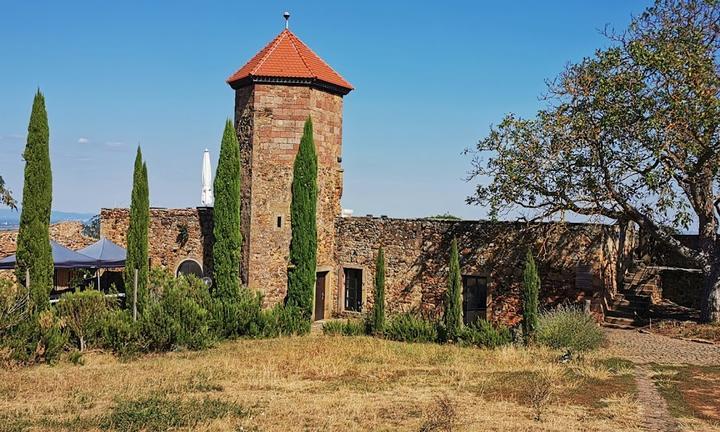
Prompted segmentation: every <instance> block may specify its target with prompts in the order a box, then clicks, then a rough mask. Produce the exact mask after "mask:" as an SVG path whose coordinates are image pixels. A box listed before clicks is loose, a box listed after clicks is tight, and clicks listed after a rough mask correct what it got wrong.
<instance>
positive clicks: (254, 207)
mask: <svg viewBox="0 0 720 432" xmlns="http://www.w3.org/2000/svg"><path fill="white" fill-rule="evenodd" d="M308 116H309V117H311V118H312V121H313V132H314V139H315V146H316V150H317V156H318V206H317V208H318V213H317V222H318V255H317V256H318V263H317V265H318V269H319V270H323V269H326V270H328V271H329V270H331V269H332V268H333V267H334V250H335V233H336V231H335V218H336V217H337V216H338V215H339V214H340V210H341V207H340V198H341V196H342V168H341V166H340V156H341V151H342V97H341V96H339V95H335V94H331V93H328V92H325V91H322V90H318V89H315V88H311V87H307V86H291V85H269V84H268V85H265V84H255V85H253V86H251V87H244V88H240V89H238V90H237V91H236V107H235V126H236V129H237V132H238V139H239V141H240V147H241V160H242V162H243V165H244V167H243V176H244V177H243V197H242V202H243V210H242V211H243V237H244V258H243V259H244V266H243V267H244V268H243V272H242V273H243V275H244V278H245V280H244V281H245V282H246V283H247V285H248V286H249V287H251V288H255V289H258V290H260V291H262V292H263V293H264V294H265V301H266V304H268V305H269V304H275V303H277V302H279V301H282V300H283V299H284V297H285V294H286V290H287V264H288V251H289V245H290V237H291V230H290V228H291V222H290V202H291V184H292V171H293V162H294V159H295V155H296V154H297V151H298V148H299V145H300V139H301V137H302V133H303V126H304V123H305V120H306V119H307V118H308ZM278 219H280V226H279V227H278ZM333 274H334V273H333V272H330V275H333ZM330 275H329V280H328V281H327V284H326V287H329V286H333V285H334V284H335V283H336V282H335V281H334V280H333V279H332V276H330ZM331 306H332V304H331V300H330V296H329V295H326V307H325V310H331Z"/></svg>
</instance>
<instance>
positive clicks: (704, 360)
mask: <svg viewBox="0 0 720 432" xmlns="http://www.w3.org/2000/svg"><path fill="white" fill-rule="evenodd" d="M605 331H606V333H607V336H608V342H609V347H608V348H607V349H606V350H607V351H606V352H607V353H608V354H610V355H612V356H617V357H622V358H626V359H628V360H630V361H632V362H634V363H637V364H647V363H662V364H691V365H701V366H710V365H720V345H708V344H702V343H698V342H690V341H685V340H680V339H673V338H669V337H667V336H661V335H657V334H648V333H640V332H638V331H635V330H619V329H605Z"/></svg>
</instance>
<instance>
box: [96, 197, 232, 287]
mask: <svg viewBox="0 0 720 432" xmlns="http://www.w3.org/2000/svg"><path fill="white" fill-rule="evenodd" d="M129 221H130V210H129V209H102V210H101V211H100V235H101V236H103V237H106V238H108V239H109V240H110V241H112V242H114V243H116V244H118V245H120V246H122V247H126V245H127V228H128V223H129ZM181 227H184V228H186V229H187V234H188V235H187V240H186V241H183V238H182V235H181V231H182V230H183V228H181ZM212 230H213V217H212V208H203V207H200V208H185V209H157V208H151V209H150V227H149V230H148V243H149V249H148V250H149V257H150V265H151V266H152V267H163V268H166V269H168V270H170V271H171V272H172V273H173V274H174V273H175V271H176V270H177V268H178V266H179V265H180V263H181V262H183V261H185V260H186V259H192V260H195V261H197V262H198V263H199V264H200V265H201V266H202V268H203V271H204V273H205V274H206V275H212V244H213V234H212ZM238 265H239V264H238Z"/></svg>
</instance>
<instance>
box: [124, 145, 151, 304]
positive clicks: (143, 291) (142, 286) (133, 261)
mask: <svg viewBox="0 0 720 432" xmlns="http://www.w3.org/2000/svg"><path fill="white" fill-rule="evenodd" d="M149 224H150V193H149V188H148V175H147V165H145V163H144V162H143V158H142V150H140V147H139V146H138V149H137V154H136V156H135V168H134V171H133V188H132V195H131V198H130V223H129V225H128V231H127V259H126V262H125V291H126V292H127V293H128V295H129V296H130V295H131V293H132V290H133V284H134V278H135V269H137V270H138V291H137V296H138V310H142V308H143V307H144V305H145V303H146V301H147V292H148V291H147V284H148V277H149V273H150V264H149V261H148V259H149V257H148V225H149Z"/></svg>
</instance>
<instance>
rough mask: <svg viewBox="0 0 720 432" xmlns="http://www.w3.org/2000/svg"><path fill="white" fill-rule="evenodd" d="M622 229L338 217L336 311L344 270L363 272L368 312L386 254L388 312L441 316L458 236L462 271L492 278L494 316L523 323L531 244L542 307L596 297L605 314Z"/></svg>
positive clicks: (615, 275)
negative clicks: (380, 254) (379, 260)
mask: <svg viewBox="0 0 720 432" xmlns="http://www.w3.org/2000/svg"><path fill="white" fill-rule="evenodd" d="M619 232H620V229H619V228H618V227H616V226H606V225H596V224H557V223H548V224H534V225H530V226H528V225H527V224H521V223H512V222H499V223H493V222H482V221H480V222H474V221H438V220H424V219H416V220H412V219H411V220H402V219H387V218H369V217H351V218H338V219H337V256H336V259H337V264H338V267H337V269H336V271H337V274H338V278H337V279H338V282H337V286H336V289H334V290H333V303H334V306H335V307H334V310H335V312H336V315H343V314H344V312H343V304H344V298H343V297H344V287H343V280H342V279H343V267H352V268H361V269H362V270H363V287H362V295H363V303H364V308H363V309H364V310H370V308H371V307H372V301H373V280H374V276H375V258H376V256H377V250H378V248H379V247H380V246H383V247H384V248H385V257H386V299H387V300H386V301H387V303H386V307H387V310H388V312H389V313H394V312H399V311H408V310H417V309H419V310H421V311H423V312H425V313H429V314H438V315H439V314H440V313H441V311H442V298H443V295H444V293H445V291H446V287H447V272H448V259H449V250H450V242H451V240H452V238H457V239H458V245H459V249H460V257H461V258H460V260H461V262H460V264H461V268H462V274H463V275H476V276H485V277H487V281H488V319H491V320H493V321H499V322H503V323H506V324H516V323H518V322H519V320H520V313H521V306H520V305H521V300H520V287H521V284H522V270H523V265H524V259H525V253H526V250H527V248H528V247H531V248H532V250H533V253H534V255H535V257H536V260H537V263H538V267H539V271H540V276H541V280H542V286H541V296H542V300H541V302H542V304H543V305H546V306H547V305H555V304H558V303H562V302H564V301H570V302H576V303H578V304H582V303H583V301H584V300H585V299H590V300H591V301H592V308H593V311H594V312H595V313H597V314H601V313H602V306H601V305H602V303H603V296H604V294H605V291H610V292H614V291H615V290H616V289H617V280H618V272H619V271H621V270H619V268H620V266H621V262H622V261H623V260H622V259H619V258H622V255H623V253H625V249H626V248H625V246H624V245H622V244H620V242H619V238H620V236H619V235H618V234H619Z"/></svg>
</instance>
